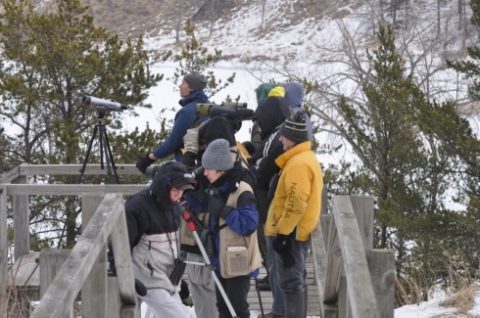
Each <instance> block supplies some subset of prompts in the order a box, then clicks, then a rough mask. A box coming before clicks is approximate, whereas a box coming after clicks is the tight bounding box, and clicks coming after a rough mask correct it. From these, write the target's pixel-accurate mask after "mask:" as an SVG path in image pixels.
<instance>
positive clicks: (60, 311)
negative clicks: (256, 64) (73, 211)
mask: <svg viewBox="0 0 480 318" xmlns="http://www.w3.org/2000/svg"><path fill="white" fill-rule="evenodd" d="M125 232H126V222H125V212H124V206H123V199H122V197H121V196H120V195H118V194H117V195H116V194H107V195H105V199H104V200H103V201H102V203H101V204H100V206H99V207H98V209H97V210H96V212H95V214H94V215H93V217H92V218H91V220H90V221H89V222H88V225H87V227H86V228H85V230H84V231H83V233H82V235H81V236H80V238H79V239H78V241H77V243H76V244H75V247H74V248H73V250H72V251H71V252H70V255H69V257H68V258H67V260H66V261H65V263H64V265H63V266H62V268H61V269H60V271H59V272H58V273H57V276H56V277H55V279H54V281H53V282H52V283H51V285H50V287H48V289H47V292H46V293H45V295H43V297H42V299H41V300H40V304H39V305H38V307H37V308H36V309H35V311H34V312H33V314H32V316H31V317H32V318H63V317H65V316H67V315H68V314H69V308H70V307H71V306H72V305H73V301H74V300H75V297H76V296H77V295H78V293H79V291H80V289H81V288H82V286H83V284H84V282H85V281H86V280H87V278H88V275H89V274H90V271H91V270H92V267H93V265H94V263H95V260H96V259H97V258H98V257H99V255H100V253H101V251H102V249H103V248H104V246H105V244H106V243H107V239H108V237H109V235H110V234H113V233H116V234H114V235H115V236H116V239H119V240H120V241H119V242H118V244H116V245H115V246H114V256H115V261H116V264H122V266H118V268H117V270H118V278H119V288H120V294H121V299H122V301H123V303H124V305H126V308H125V310H126V311H127V312H129V313H130V316H131V317H134V313H135V291H134V289H133V286H134V284H133V272H132V268H131V262H130V250H129V249H128V248H121V247H122V245H123V244H126V245H123V246H128V237H126V236H125V235H124V234H125ZM126 240H127V241H126ZM115 247H117V249H115ZM125 315H126V314H125Z"/></svg>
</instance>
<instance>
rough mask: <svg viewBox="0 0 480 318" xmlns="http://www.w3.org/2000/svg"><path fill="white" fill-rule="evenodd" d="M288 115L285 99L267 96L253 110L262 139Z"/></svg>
mask: <svg viewBox="0 0 480 318" xmlns="http://www.w3.org/2000/svg"><path fill="white" fill-rule="evenodd" d="M289 115H290V109H289V108H288V106H287V104H286V103H285V100H284V99H283V98H281V97H274V96H271V97H268V98H267V99H266V100H265V102H264V103H263V104H261V105H260V106H258V107H257V109H256V110H255V118H256V120H257V122H258V126H259V127H260V129H261V131H262V139H264V138H266V137H268V136H269V135H270V134H271V133H272V132H273V131H274V130H275V128H277V127H278V126H279V125H281V124H282V123H283V122H284V121H285V119H286V118H287V117H288V116H289Z"/></svg>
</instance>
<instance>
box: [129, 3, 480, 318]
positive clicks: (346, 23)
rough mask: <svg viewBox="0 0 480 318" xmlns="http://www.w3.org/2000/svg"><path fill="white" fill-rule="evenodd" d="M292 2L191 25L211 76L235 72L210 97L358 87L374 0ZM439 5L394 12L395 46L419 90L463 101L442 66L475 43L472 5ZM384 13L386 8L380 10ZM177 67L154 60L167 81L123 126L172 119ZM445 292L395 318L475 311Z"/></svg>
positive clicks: (156, 46)
mask: <svg viewBox="0 0 480 318" xmlns="http://www.w3.org/2000/svg"><path fill="white" fill-rule="evenodd" d="M295 2H297V1H280V0H275V1H266V2H265V3H266V7H265V12H266V15H265V17H264V19H263V18H262V15H261V12H262V7H261V6H262V1H251V2H249V3H250V4H249V5H244V6H242V7H240V8H237V10H235V11H234V12H233V13H232V14H233V16H231V17H229V19H219V20H218V21H216V22H215V23H213V24H210V23H207V22H205V23H200V24H197V25H196V29H197V30H196V35H197V37H198V38H199V39H200V40H201V41H202V42H203V43H204V45H205V46H206V47H209V48H211V49H212V50H213V49H220V50H222V54H223V56H224V58H225V59H224V60H223V61H221V62H219V63H217V64H216V65H215V66H214V67H212V70H213V71H214V72H215V75H216V76H217V77H220V78H223V79H225V78H227V77H228V76H229V75H231V74H232V73H233V72H235V73H236V74H237V77H236V80H235V82H234V83H233V84H232V85H230V86H229V87H228V88H227V89H226V90H224V91H222V92H221V93H219V94H218V95H216V96H214V97H213V98H212V100H213V101H215V102H221V101H222V100H224V99H225V97H226V96H227V95H230V96H238V95H239V96H240V101H241V102H247V103H248V105H249V108H252V109H254V108H255V107H256V99H255V92H254V90H255V88H256V87H257V86H258V85H259V84H260V83H261V82H262V81H266V80H270V79H275V80H277V81H282V80H284V79H286V78H288V77H296V78H307V79H309V80H316V81H318V82H319V83H321V84H324V85H326V86H328V87H330V88H331V89H333V90H335V91H337V92H345V93H349V94H356V93H357V92H358V91H357V89H356V87H355V85H354V83H352V82H351V81H348V80H347V79H346V78H348V76H347V75H348V66H349V65H350V64H349V63H350V62H349V58H352V56H353V57H354V58H358V59H359V61H360V62H359V64H360V65H361V64H362V62H361V61H364V60H365V58H366V54H365V52H366V49H373V48H375V37H374V33H375V30H376V27H377V23H378V21H379V20H380V13H379V10H380V8H379V7H378V2H371V3H368V2H367V3H363V4H361V5H358V4H350V5H345V6H342V7H333V6H332V7H330V8H328V10H326V13H325V14H324V15H323V17H320V16H318V15H317V16H312V17H309V18H305V19H302V18H298V19H296V20H295V21H292V19H291V15H289V16H288V18H287V17H284V16H285V15H284V12H285V11H288V8H289V6H292V5H293V4H294V3H295ZM437 4H438V2H437V1H433V0H428V1H413V2H409V3H408V4H407V5H406V6H405V4H403V7H401V8H399V9H398V11H397V16H396V21H397V24H396V29H395V30H396V34H397V39H398V41H397V46H398V47H399V48H400V50H401V51H402V52H403V53H404V56H405V61H406V65H407V70H406V72H412V73H414V76H415V78H417V82H419V83H422V85H425V86H424V87H423V88H424V89H426V90H427V91H426V92H427V93H428V94H429V96H430V97H431V98H437V99H440V100H442V99H450V98H454V99H457V100H462V99H463V98H464V96H465V83H464V82H462V81H461V79H460V78H458V77H457V76H456V75H455V74H454V73H453V72H451V71H449V70H444V69H442V66H443V64H444V62H445V58H455V57H464V50H465V47H466V46H468V45H469V44H470V43H472V42H474V41H475V38H476V35H475V32H474V30H473V28H472V27H471V26H470V25H469V24H468V23H466V22H465V19H467V20H468V12H469V11H470V9H469V7H468V5H467V6H465V7H464V8H463V9H464V11H463V13H462V14H459V13H458V8H459V7H458V3H456V2H448V3H447V2H442V3H441V4H440V5H441V6H440V7H439V10H438V11H437ZM385 11H388V10H387V9H386V8H385ZM388 12H391V11H388ZM290 13H291V11H290ZM384 17H385V18H386V20H387V21H391V20H392V16H391V15H388V14H384ZM438 17H440V19H439V20H437V18H438ZM263 20H264V21H263ZM262 21H263V22H262ZM262 25H263V27H262ZM169 28H170V29H169ZM149 34H150V37H149V38H148V39H147V47H148V49H150V50H152V51H157V50H158V51H161V50H165V49H172V50H174V51H175V50H176V49H178V44H176V42H175V37H176V32H175V30H173V29H171V27H165V28H163V29H162V28H160V29H159V30H158V31H154V32H150V33H149ZM176 66H177V65H176V64H174V63H173V62H166V63H160V64H157V65H155V67H154V71H155V72H158V73H163V74H165V76H166V78H167V79H166V80H163V81H162V82H161V83H160V84H159V86H157V87H156V88H153V89H152V90H151V92H150V97H149V99H148V102H150V103H151V104H152V105H153V106H154V107H153V109H148V110H142V111H140V117H138V118H135V119H133V118H128V119H127V120H125V121H124V123H127V125H126V128H127V129H129V130H130V129H133V128H134V127H135V126H140V127H144V126H145V125H146V123H147V122H148V123H149V124H150V126H151V127H154V128H155V127H157V125H159V124H160V120H161V118H162V117H164V116H166V117H167V118H171V116H172V115H173V111H174V110H169V111H167V112H166V113H161V112H160V109H167V108H170V109H171V108H172V107H175V105H176V104H177V101H178V99H179V96H178V90H176V85H177V84H178V83H173V82H172V81H171V80H169V79H168V78H169V77H171V76H172V75H173V72H174V70H175V67H176ZM437 69H439V70H438V71H437ZM433 70H435V72H434V73H435V75H434V76H432V78H435V82H428V83H426V82H425V81H424V78H426V77H427V75H430V73H429V72H431V73H433ZM307 98H308V100H309V101H310V102H312V103H314V104H315V106H317V107H328V105H327V104H322V103H323V102H322V99H321V98H319V97H318V96H315V95H310V96H307ZM317 120H318V119H317ZM320 124H323V123H322V122H320ZM249 128H250V123H245V124H244V125H243V127H242V130H241V131H240V132H239V133H238V135H237V137H238V139H239V140H240V141H244V140H247V139H249ZM327 131H328V129H322V130H321V132H320V133H318V134H317V135H316V138H317V139H318V140H320V141H321V144H329V143H335V142H338V141H337V140H336V139H335V138H334V137H333V136H332V135H330V134H329V133H328V132H327ZM343 149H345V147H344V148H343ZM350 156H351V153H349V152H348V151H344V152H343V153H340V154H338V153H336V154H334V155H332V154H331V153H329V154H323V153H320V154H319V155H318V157H319V159H320V161H321V162H322V163H323V164H324V165H326V166H328V164H329V163H330V162H336V161H338V160H339V159H345V157H350ZM446 297H447V295H445V294H435V296H433V297H432V299H431V300H430V301H428V302H425V303H421V304H415V305H409V306H404V307H402V308H398V309H396V311H395V317H397V318H414V317H415V318H427V317H478V316H480V294H479V293H478V292H477V296H476V299H475V303H476V305H475V306H474V308H472V309H471V310H470V311H469V312H468V315H464V316H461V315H459V314H456V312H457V311H456V309H455V308H452V307H450V308H448V307H442V306H439V303H440V301H441V300H443V299H445V298H446Z"/></svg>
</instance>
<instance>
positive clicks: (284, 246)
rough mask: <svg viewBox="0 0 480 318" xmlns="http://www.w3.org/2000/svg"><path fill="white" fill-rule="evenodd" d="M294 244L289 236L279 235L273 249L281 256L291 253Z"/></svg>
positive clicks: (274, 241)
mask: <svg viewBox="0 0 480 318" xmlns="http://www.w3.org/2000/svg"><path fill="white" fill-rule="evenodd" d="M291 247H292V242H291V241H290V237H289V236H288V235H283V234H277V237H276V238H275V239H274V240H273V249H274V250H275V252H277V253H279V254H283V253H288V252H290V248H291Z"/></svg>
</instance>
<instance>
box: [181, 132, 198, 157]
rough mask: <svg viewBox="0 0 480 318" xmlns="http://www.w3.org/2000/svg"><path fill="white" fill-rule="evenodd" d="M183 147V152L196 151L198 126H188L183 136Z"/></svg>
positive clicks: (195, 152)
mask: <svg viewBox="0 0 480 318" xmlns="http://www.w3.org/2000/svg"><path fill="white" fill-rule="evenodd" d="M183 148H184V149H185V152H191V153H194V154H197V153H198V128H190V129H188V130H187V133H186V134H185V136H183Z"/></svg>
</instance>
